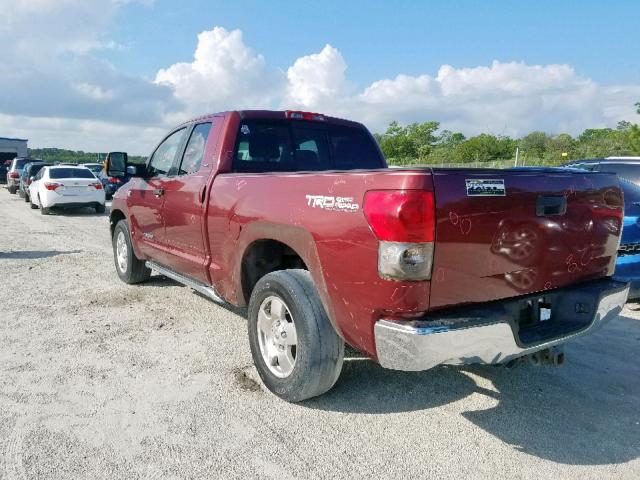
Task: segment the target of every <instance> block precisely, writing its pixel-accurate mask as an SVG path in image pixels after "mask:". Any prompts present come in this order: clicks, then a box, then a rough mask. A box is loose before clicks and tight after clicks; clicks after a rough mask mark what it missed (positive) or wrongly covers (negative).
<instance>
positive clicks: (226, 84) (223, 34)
mask: <svg viewBox="0 0 640 480" xmlns="http://www.w3.org/2000/svg"><path fill="white" fill-rule="evenodd" d="M155 82H156V83H157V84H158V85H166V86H169V87H171V88H172V89H173V92H174V95H175V96H176V98H178V99H179V100H181V101H182V102H184V104H185V105H187V109H186V111H185V112H183V113H185V114H189V115H198V114H202V113H207V112H212V111H220V110H225V109H243V108H271V107H273V106H274V105H275V102H276V100H277V99H278V98H280V97H281V96H282V91H283V90H282V89H283V87H284V78H283V75H282V72H279V71H277V70H276V69H269V68H268V67H267V66H266V62H265V60H264V57H263V56H262V55H259V54H256V53H254V52H253V50H251V49H250V48H248V47H247V46H246V45H245V44H244V42H243V40H242V32H241V31H240V30H232V31H227V30H226V29H224V28H222V27H215V28H214V29H213V30H210V31H205V32H202V33H200V34H199V35H198V44H197V47H196V50H195V53H194V58H193V62H189V63H187V62H182V63H176V64H174V65H171V66H170V67H168V68H166V69H162V70H160V71H159V72H158V74H157V75H156V79H155Z"/></svg>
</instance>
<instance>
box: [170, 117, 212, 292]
mask: <svg viewBox="0 0 640 480" xmlns="http://www.w3.org/2000/svg"><path fill="white" fill-rule="evenodd" d="M221 123H222V122H221V120H218V117H213V118H211V119H208V120H207V121H203V122H201V123H196V124H194V125H193V126H192V127H190V128H189V129H188V130H189V131H188V135H187V137H188V138H187V140H186V146H185V148H184V150H183V151H182V154H181V156H180V157H179V158H178V160H177V162H176V167H175V175H174V176H172V177H171V179H169V180H168V181H167V182H166V183H165V185H164V205H163V210H162V216H163V219H164V226H165V232H164V235H165V244H166V246H167V254H168V257H167V263H166V266H167V267H169V268H171V269H173V270H175V271H177V272H180V273H181V274H183V275H186V276H188V277H190V278H193V279H195V280H198V281H200V282H203V283H209V279H208V275H207V271H206V264H207V261H208V248H207V245H206V244H205V240H204V215H205V212H206V201H207V198H208V197H209V192H207V186H208V182H209V178H210V176H211V174H212V172H213V169H214V164H213V160H212V157H213V147H214V146H215V143H216V140H217V133H218V131H219V128H218V127H219V126H220V125H221Z"/></svg>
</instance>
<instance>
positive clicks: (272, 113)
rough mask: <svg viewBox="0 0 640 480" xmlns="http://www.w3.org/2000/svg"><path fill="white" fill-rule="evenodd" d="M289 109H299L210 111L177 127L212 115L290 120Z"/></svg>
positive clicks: (339, 122)
mask: <svg viewBox="0 0 640 480" xmlns="http://www.w3.org/2000/svg"><path fill="white" fill-rule="evenodd" d="M289 111H291V112H298V111H299V110H229V111H226V112H216V113H209V114H207V115H200V116H198V117H195V118H192V119H190V120H187V121H186V122H183V123H181V124H179V125H177V126H176V127H175V128H179V127H181V126H183V125H188V124H190V123H195V122H199V121H205V120H209V119H211V117H214V116H225V117H226V116H229V115H239V116H240V118H241V119H242V120H288V118H287V112H289ZM313 113H317V114H318V115H322V117H324V119H325V120H324V122H326V123H332V124H337V125H345V126H352V127H363V125H362V124H361V123H359V122H354V121H352V120H346V119H344V118H338V117H330V116H329V115H325V114H324V113H321V112H313ZM309 121H313V120H309ZM316 121H317V120H316ZM321 122H322V121H318V123H321Z"/></svg>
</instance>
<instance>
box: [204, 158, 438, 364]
mask: <svg viewBox="0 0 640 480" xmlns="http://www.w3.org/2000/svg"><path fill="white" fill-rule="evenodd" d="M399 188H402V189H425V190H432V181H431V175H430V172H429V171H420V172H407V171H403V172H394V171H393V170H387V169H382V170H373V171H371V170H367V171H349V172H325V173H316V172H314V173H292V174H273V173H272V174H220V175H218V176H216V177H215V179H214V182H213V186H212V189H211V196H210V200H209V202H210V203H209V208H208V219H207V230H208V237H209V243H210V246H211V258H212V259H213V261H212V263H211V266H210V272H209V273H210V276H211V279H212V283H213V284H214V286H215V288H216V289H217V290H218V291H219V292H220V293H221V294H222V295H223V296H224V297H225V298H226V299H227V300H228V301H230V302H232V303H234V304H237V305H244V304H245V302H246V299H244V298H243V295H242V286H241V263H242V259H243V255H244V252H246V250H247V247H248V246H250V245H251V244H252V243H253V242H255V241H257V240H261V239H273V240H278V241H280V242H282V243H284V244H286V245H288V246H289V247H291V248H292V249H293V250H295V251H296V252H297V253H298V255H299V256H300V257H301V258H302V259H303V260H304V262H305V264H306V265H307V267H308V268H309V271H310V273H311V275H312V277H313V280H314V282H315V285H316V286H317V288H318V291H319V293H320V297H321V299H322V301H323V304H324V306H325V309H326V311H327V313H328V315H329V317H330V318H331V321H332V323H333V324H334V326H335V328H336V330H337V331H338V332H339V333H340V334H341V335H342V336H343V338H344V339H345V340H346V341H347V342H348V343H350V344H351V345H353V346H356V347H357V348H359V349H361V350H362V351H364V352H365V353H367V354H368V355H371V356H375V344H374V339H373V325H374V323H375V321H376V320H377V319H378V318H379V317H380V316H381V315H383V314H387V313H395V314H399V313H402V314H411V313H419V312H424V311H426V310H427V309H428V306H429V305H428V302H429V282H397V281H388V280H383V279H381V278H380V277H379V276H378V263H377V255H378V254H377V252H378V240H377V239H376V237H375V236H374V235H373V233H372V231H371V229H370V227H369V224H368V223H367V221H366V218H365V217H364V214H363V211H362V203H363V198H364V194H365V192H366V191H368V190H376V189H399ZM319 198H320V200H318V199H319ZM341 200H342V201H343V203H349V204H352V205H354V204H355V205H357V207H356V208H353V209H344V208H339V207H336V206H335V203H336V202H339V201H341ZM332 204H333V205H334V206H333V207H330V206H329V205H332Z"/></svg>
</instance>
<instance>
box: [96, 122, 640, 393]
mask: <svg viewBox="0 0 640 480" xmlns="http://www.w3.org/2000/svg"><path fill="white" fill-rule="evenodd" d="M106 167H107V172H108V173H109V174H110V175H113V176H118V175H123V174H124V173H125V172H128V173H129V175H131V176H132V177H134V178H132V179H131V180H130V181H129V182H127V183H126V184H125V185H124V186H123V187H121V188H120V189H119V190H118V192H117V193H116V194H115V196H114V199H113V204H112V209H111V214H110V228H111V236H112V244H113V252H114V261H115V269H116V272H117V273H118V275H119V277H120V279H121V280H123V281H124V282H126V283H130V284H134V283H138V282H142V281H145V280H147V279H148V278H149V276H150V274H151V271H152V270H155V271H157V272H159V273H161V274H163V275H165V276H167V277H169V278H172V279H174V280H176V281H178V282H181V283H183V284H185V285H188V286H189V287H191V288H192V289H194V290H196V291H198V292H200V293H202V294H203V295H207V296H208V297H209V298H211V299H213V300H214V301H216V302H220V303H230V304H232V305H235V306H248V310H247V311H248V333H249V345H250V348H251V354H252V356H253V361H254V363H255V365H256V368H257V371H258V373H259V375H260V377H261V379H262V381H263V382H264V384H265V385H266V386H267V387H268V388H269V389H270V390H271V391H272V392H274V393H275V394H276V395H278V396H280V397H281V398H283V399H285V400H287V401H292V402H295V401H301V400H304V399H307V398H310V397H313V396H316V395H320V394H322V393H324V392H326V391H327V390H329V389H330V388H331V387H332V386H333V384H334V383H335V382H336V380H337V378H338V376H339V374H340V370H341V368H342V361H343V353H344V342H346V343H348V344H350V345H351V346H352V347H354V348H356V349H358V350H360V351H361V352H363V353H364V354H365V355H367V356H369V357H371V358H372V359H374V360H376V361H377V362H379V363H380V364H381V365H382V366H383V367H386V368H391V369H397V370H426V369H429V368H432V367H435V366H436V365H439V364H464V363H503V362H509V361H512V360H514V359H516V358H519V357H529V358H531V359H532V361H534V362H537V363H545V362H549V363H556V364H557V363H561V362H562V360H563V358H564V357H563V354H562V352H561V351H560V350H559V349H558V348H557V347H558V346H559V345H561V344H563V343H565V342H566V341H568V340H570V339H573V338H576V337H579V336H581V335H584V334H587V333H589V332H591V331H593V330H594V329H595V328H596V327H599V326H600V325H602V324H604V323H606V322H607V321H609V320H611V319H612V318H615V317H616V316H617V315H618V313H619V312H620V311H621V310H622V307H623V305H624V303H625V301H626V299H627V294H628V291H629V285H628V284H627V283H625V282H619V281H615V280H613V279H612V278H611V276H612V275H613V271H614V268H615V258H616V251H617V248H618V243H619V240H620V231H621V228H622V220H623V208H622V195H621V192H620V187H619V183H618V179H617V178H616V176H615V175H611V174H604V173H591V172H579V171H570V170H567V169H546V168H538V169H507V170H491V169H470V168H458V169H432V168H404V169H388V168H386V167H387V166H386V162H385V160H384V158H383V156H382V153H381V152H380V149H379V148H378V146H377V144H376V142H375V140H374V139H373V137H372V136H371V134H370V133H369V132H368V131H367V130H366V128H365V127H364V126H363V125H361V124H359V123H355V122H350V121H347V120H341V119H336V118H331V117H327V116H325V115H322V114H317V113H309V112H297V111H296V112H293V111H287V112H267V111H239V112H238V111H236V112H226V113H220V114H213V115H209V116H205V117H200V118H198V119H196V120H193V121H190V122H187V123H184V124H182V125H180V126H178V127H176V128H175V129H173V130H172V131H170V132H169V133H168V135H167V136H165V137H164V138H163V140H162V141H161V142H160V143H159V145H158V146H157V147H156V148H155V150H154V152H153V153H152V155H151V156H150V157H149V160H148V161H147V163H146V165H145V166H142V167H141V166H134V165H130V164H129V162H128V160H127V157H126V155H122V156H114V157H113V158H111V159H109V160H108V161H107V165H106ZM568 191H570V192H571V194H570V195H565V193H566V192H568Z"/></svg>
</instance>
